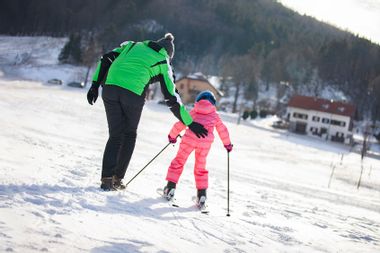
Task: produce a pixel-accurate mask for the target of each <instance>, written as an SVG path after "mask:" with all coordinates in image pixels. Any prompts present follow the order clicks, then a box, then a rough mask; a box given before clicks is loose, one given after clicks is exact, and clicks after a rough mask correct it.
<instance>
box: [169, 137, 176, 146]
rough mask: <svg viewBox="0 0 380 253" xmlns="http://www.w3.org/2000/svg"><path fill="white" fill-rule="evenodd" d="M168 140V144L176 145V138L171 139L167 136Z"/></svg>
mask: <svg viewBox="0 0 380 253" xmlns="http://www.w3.org/2000/svg"><path fill="white" fill-rule="evenodd" d="M168 140H169V142H170V143H173V144H174V143H176V142H177V137H176V138H173V137H171V136H170V135H168Z"/></svg>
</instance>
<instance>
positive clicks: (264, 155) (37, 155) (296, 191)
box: [0, 80, 380, 253]
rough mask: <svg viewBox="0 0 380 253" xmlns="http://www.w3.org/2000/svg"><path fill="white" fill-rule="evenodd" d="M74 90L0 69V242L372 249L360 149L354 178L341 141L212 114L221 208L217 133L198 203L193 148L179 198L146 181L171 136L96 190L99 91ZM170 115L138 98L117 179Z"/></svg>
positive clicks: (368, 162)
mask: <svg viewBox="0 0 380 253" xmlns="http://www.w3.org/2000/svg"><path fill="white" fill-rule="evenodd" d="M85 95H86V91H84V90H83V91H82V90H80V91H78V90H75V89H69V88H58V87H48V86H43V85H41V84H39V83H34V82H28V81H17V80H0V108H1V109H0V110H1V118H0V125H1V126H2V130H1V131H0V148H1V150H2V151H1V156H0V175H1V177H0V252H64V251H67V252H93V253H100V252H159V253H168V252H197V251H198V252H200V250H201V252H224V253H233V252H380V191H379V189H380V188H379V186H380V161H379V160H375V159H370V158H368V159H367V158H366V159H365V161H364V167H365V168H367V169H368V168H369V167H370V166H372V168H373V169H372V172H371V176H369V172H368V171H365V172H364V174H363V182H362V187H361V188H360V190H357V189H356V183H357V179H358V175H359V173H360V157H359V155H357V154H354V153H349V152H348V150H349V147H346V146H341V145H336V144H331V145H330V144H328V143H325V142H323V141H319V140H315V139H311V138H309V137H303V136H297V135H293V134H288V133H283V132H276V131H271V130H267V129H260V128H258V127H254V126H249V125H248V124H245V123H242V124H241V125H239V126H237V125H236V124H235V120H236V119H234V118H233V117H232V116H231V115H225V114H222V117H223V119H224V120H225V121H226V124H227V127H228V128H229V130H230V133H231V138H232V140H233V143H234V144H235V146H234V151H233V152H232V153H231V191H230V194H231V195H230V196H231V202H230V210H231V217H226V212H227V210H226V208H227V200H226V195H227V191H226V153H225V150H224V149H223V147H222V145H221V142H220V141H219V140H217V139H216V140H215V143H214V146H213V148H212V150H211V152H210V155H209V158H208V169H209V171H210V188H209V191H208V197H209V199H208V205H209V209H210V213H209V214H207V215H205V214H201V213H200V212H199V211H197V209H196V208H195V207H194V203H193V202H192V200H191V198H192V196H193V195H194V194H195V188H194V179H193V175H192V167H193V165H194V160H193V156H190V158H189V160H188V164H187V165H186V168H185V170H184V173H183V175H182V177H181V181H180V183H179V185H178V188H177V192H176V198H177V203H178V204H179V205H180V207H179V208H175V207H172V206H170V205H169V204H168V203H166V202H165V201H163V200H162V198H161V197H160V196H158V195H157V193H156V189H157V188H158V187H162V186H163V185H164V184H165V181H164V178H165V174H166V169H167V166H168V165H169V163H170V161H171V159H172V158H173V157H174V155H175V153H176V151H177V146H175V147H172V146H169V147H168V149H167V150H165V152H164V153H163V154H162V155H161V156H160V157H159V158H157V160H155V161H154V162H153V163H152V164H151V165H150V166H149V167H147V169H146V170H145V171H144V172H143V173H142V174H140V175H139V176H138V177H137V178H136V179H135V180H134V181H133V182H132V183H131V184H130V185H129V186H128V188H127V190H126V191H122V192H102V191H100V190H99V177H100V166H101V158H102V152H103V148H104V145H105V143H106V140H107V126H106V119H105V113H104V109H103V105H102V101H101V99H100V98H99V99H98V101H97V102H96V104H95V106H89V105H88V104H87V101H86V98H85ZM174 122H175V118H174V117H173V116H172V115H171V113H170V112H169V110H168V109H167V108H166V107H165V106H161V105H157V104H155V103H153V102H149V103H147V105H146V107H145V109H144V112H143V116H142V119H141V123H140V128H139V133H138V140H137V144H136V150H135V153H134V156H133V158H132V161H131V164H130V168H129V170H128V171H127V176H126V180H127V181H128V180H129V179H130V178H131V177H132V176H133V175H135V174H136V173H137V172H138V171H139V170H140V169H141V168H142V167H143V166H144V165H145V164H146V163H147V162H148V161H149V160H150V159H151V158H152V157H153V156H154V155H155V154H156V153H157V152H158V151H159V150H160V149H161V148H162V147H163V146H165V145H166V141H167V140H166V136H167V133H168V131H169V129H170V127H171V126H172V124H173V123H174ZM341 154H344V159H343V161H342V162H340V157H341ZM332 164H333V165H335V166H336V172H335V175H334V177H333V180H332V182H331V187H330V188H328V187H327V184H328V181H329V176H330V173H331V166H332Z"/></svg>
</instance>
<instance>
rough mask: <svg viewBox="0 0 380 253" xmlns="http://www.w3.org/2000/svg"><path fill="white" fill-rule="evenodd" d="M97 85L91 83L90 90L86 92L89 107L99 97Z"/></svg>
mask: <svg viewBox="0 0 380 253" xmlns="http://www.w3.org/2000/svg"><path fill="white" fill-rule="evenodd" d="M99 86H100V85H99V84H98V83H95V82H93V83H92V85H91V88H90V89H89V90H88V92H87V101H88V103H89V104H90V105H92V104H93V103H95V102H96V99H97V98H98V95H99Z"/></svg>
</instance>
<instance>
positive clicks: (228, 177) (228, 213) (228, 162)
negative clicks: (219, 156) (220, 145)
mask: <svg viewBox="0 0 380 253" xmlns="http://www.w3.org/2000/svg"><path fill="white" fill-rule="evenodd" d="M227 216H228V217H229V216H230V152H228V151H227Z"/></svg>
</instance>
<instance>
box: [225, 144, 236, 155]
mask: <svg viewBox="0 0 380 253" xmlns="http://www.w3.org/2000/svg"><path fill="white" fill-rule="evenodd" d="M233 146H234V145H232V144H228V145H224V148H225V149H226V150H227V152H228V153H230V152H231V151H232V147H233Z"/></svg>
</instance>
